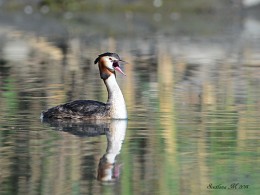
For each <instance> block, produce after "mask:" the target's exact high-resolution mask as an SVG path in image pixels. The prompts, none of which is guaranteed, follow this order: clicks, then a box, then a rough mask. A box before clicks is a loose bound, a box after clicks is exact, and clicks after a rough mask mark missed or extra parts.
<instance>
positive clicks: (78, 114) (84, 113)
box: [42, 100, 109, 119]
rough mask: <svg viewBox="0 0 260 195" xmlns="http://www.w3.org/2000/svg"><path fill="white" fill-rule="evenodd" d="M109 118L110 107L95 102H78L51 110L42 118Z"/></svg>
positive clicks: (43, 114) (44, 113)
mask: <svg viewBox="0 0 260 195" xmlns="http://www.w3.org/2000/svg"><path fill="white" fill-rule="evenodd" d="M108 117H109V105H107V104H105V103H102V102H98V101H94V100H76V101H72V102H68V103H65V104H62V105H59V106H55V107H53V108H50V109H49V110H47V111H46V112H43V113H42V118H53V119H103V118H108Z"/></svg>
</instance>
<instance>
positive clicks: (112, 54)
mask: <svg viewBox="0 0 260 195" xmlns="http://www.w3.org/2000/svg"><path fill="white" fill-rule="evenodd" d="M104 56H111V57H114V58H116V59H118V60H120V58H119V56H118V55H117V54H116V53H110V52H106V53H102V54H100V55H98V57H97V59H95V61H94V63H95V64H96V63H98V61H99V60H100V58H102V57H104Z"/></svg>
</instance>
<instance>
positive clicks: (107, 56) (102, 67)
mask: <svg viewBox="0 0 260 195" xmlns="http://www.w3.org/2000/svg"><path fill="white" fill-rule="evenodd" d="M120 62H125V61H123V60H121V59H120V57H119V56H118V55H117V54H116V53H109V52H106V53H103V54H100V55H99V56H98V57H97V59H96V60H95V61H94V63H95V64H96V63H98V67H99V72H100V77H101V78H102V79H103V80H106V79H107V78H108V77H110V75H112V74H114V75H115V74H116V73H115V71H116V70H117V71H118V72H120V73H122V74H123V75H125V73H124V72H123V71H122V70H121V68H120Z"/></svg>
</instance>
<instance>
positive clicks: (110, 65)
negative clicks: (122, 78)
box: [105, 60, 114, 70]
mask: <svg viewBox="0 0 260 195" xmlns="http://www.w3.org/2000/svg"><path fill="white" fill-rule="evenodd" d="M105 66H106V67H107V68H108V69H110V70H114V67H113V63H112V62H111V61H110V60H107V61H106V64H105Z"/></svg>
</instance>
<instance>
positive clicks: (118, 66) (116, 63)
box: [113, 60, 127, 76]
mask: <svg viewBox="0 0 260 195" xmlns="http://www.w3.org/2000/svg"><path fill="white" fill-rule="evenodd" d="M118 62H123V63H127V62H126V61H123V60H117V61H115V62H114V64H113V66H114V68H115V70H117V71H118V72H120V73H121V74H123V75H125V76H126V74H125V73H124V72H123V71H122V69H121V68H120V65H119V63H118Z"/></svg>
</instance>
